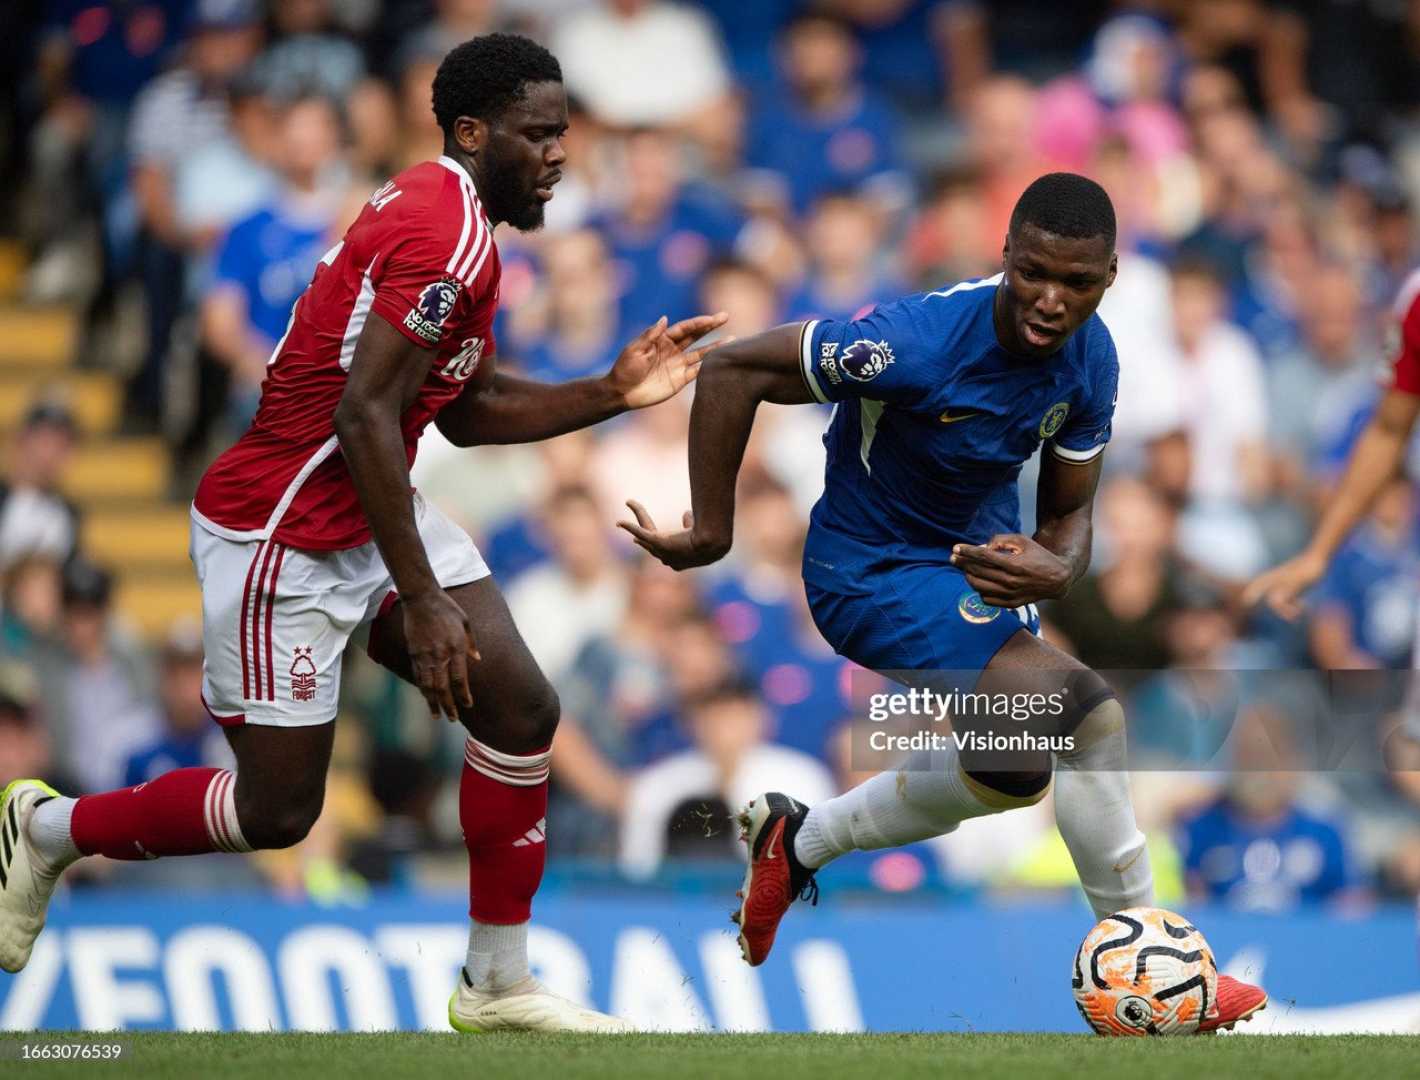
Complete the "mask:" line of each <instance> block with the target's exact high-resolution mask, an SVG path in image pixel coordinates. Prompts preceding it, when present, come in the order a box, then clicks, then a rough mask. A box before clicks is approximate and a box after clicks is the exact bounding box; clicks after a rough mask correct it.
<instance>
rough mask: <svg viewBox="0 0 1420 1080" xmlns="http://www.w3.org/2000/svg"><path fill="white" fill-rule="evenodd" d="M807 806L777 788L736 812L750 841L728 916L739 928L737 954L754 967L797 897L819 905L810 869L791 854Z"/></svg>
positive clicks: (744, 837)
mask: <svg viewBox="0 0 1420 1080" xmlns="http://www.w3.org/2000/svg"><path fill="white" fill-rule="evenodd" d="M808 812H809V808H808V807H807V806H805V805H804V804H803V803H800V802H795V801H794V800H793V799H791V798H789V796H787V795H781V794H779V793H778V792H777V791H771V792H769V793H768V794H765V795H761V796H760V797H759V798H757V799H755V800H754V802H752V803H750V804H749V805H748V806H746V807H745V808H744V809H743V810H741V811H740V813H739V815H738V818H737V820H738V821H739V823H740V839H741V840H743V841H744V842H745V843H746V844H748V845H749V866H748V867H747V868H746V869H745V883H744V888H743V889H741V890H740V893H739V895H740V899H741V901H742V902H741V904H740V907H739V910H738V911H736V912H734V914H732V915H731V916H730V919H731V920H732V921H733V922H736V923H738V924H739V927H740V952H742V953H743V954H744V958H745V961H746V962H747V963H749V964H751V965H753V966H755V967H758V966H759V965H760V964H762V963H764V960H765V957H767V956H768V955H769V950H770V949H771V948H773V947H774V935H775V934H776V933H777V932H778V930H779V920H780V919H782V918H783V917H784V913H785V912H786V911H788V910H789V905H790V904H792V903H793V902H794V901H795V899H807V900H809V901H810V902H811V903H815V904H816V903H818V884H817V883H816V882H815V881H814V872H813V871H812V870H811V869H809V868H808V867H807V866H805V865H803V864H802V863H801V862H799V860H798V858H797V857H796V856H795V855H794V837H795V836H797V835H798V832H799V826H800V825H802V824H803V823H804V818H805V817H806V816H807V815H808Z"/></svg>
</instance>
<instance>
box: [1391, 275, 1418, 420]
mask: <svg viewBox="0 0 1420 1080" xmlns="http://www.w3.org/2000/svg"><path fill="white" fill-rule="evenodd" d="M1392 315H1393V317H1394V319H1395V322H1394V324H1393V326H1394V328H1395V329H1396V330H1398V331H1399V337H1398V340H1397V341H1395V343H1394V349H1393V352H1394V355H1393V356H1392V358H1391V372H1392V373H1391V378H1390V385H1391V388H1392V389H1394V390H1403V391H1404V392H1405V393H1407V394H1420V270H1415V271H1412V272H1411V274H1410V276H1409V277H1408V278H1406V279H1405V284H1404V285H1402V286H1401V287H1400V294H1399V295H1398V296H1397V297H1396V299H1395V307H1394V308H1393V310H1392Z"/></svg>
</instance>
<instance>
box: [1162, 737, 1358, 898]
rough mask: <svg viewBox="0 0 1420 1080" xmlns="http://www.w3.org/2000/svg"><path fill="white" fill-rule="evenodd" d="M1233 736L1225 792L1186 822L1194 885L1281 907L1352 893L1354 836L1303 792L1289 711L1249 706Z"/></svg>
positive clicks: (1182, 837)
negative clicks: (1302, 798) (1304, 799)
mask: <svg viewBox="0 0 1420 1080" xmlns="http://www.w3.org/2000/svg"><path fill="white" fill-rule="evenodd" d="M1232 741H1233V746H1234V771H1233V773H1232V774H1231V776H1230V777H1229V779H1228V783H1227V785H1226V787H1225V788H1224V790H1223V792H1222V793H1221V794H1220V795H1219V797H1218V798H1217V799H1216V800H1215V801H1213V802H1212V803H1211V804H1209V805H1207V806H1204V807H1203V808H1202V809H1201V810H1200V811H1198V812H1197V813H1196V814H1194V815H1193V816H1191V817H1188V818H1186V819H1185V820H1183V821H1182V822H1181V823H1180V826H1179V842H1180V847H1181V849H1182V852H1183V856H1184V870H1185V873H1186V876H1187V880H1188V886H1189V891H1190V893H1191V894H1193V895H1194V896H1195V897H1197V898H1198V899H1207V900H1214V901H1221V902H1223V903H1226V904H1228V905H1230V906H1233V907H1237V908H1242V909H1245V910H1249V911H1274V912H1276V911H1287V910H1290V909H1292V908H1295V907H1296V906H1298V905H1299V904H1303V903H1319V902H1337V901H1340V900H1342V899H1344V898H1345V896H1346V894H1347V893H1348V892H1349V891H1353V890H1354V889H1355V884H1356V883H1355V879H1354V876H1353V873H1352V870H1351V867H1350V861H1351V857H1350V851H1349V848H1348V844H1347V841H1346V838H1345V836H1344V834H1343V831H1342V826H1341V824H1340V823H1339V822H1336V821H1334V820H1331V819H1329V818H1328V817H1325V816H1322V815H1321V814H1319V813H1317V812H1314V811H1312V810H1309V809H1306V808H1304V807H1303V806H1302V805H1301V803H1300V802H1299V801H1298V799H1297V794H1298V775H1297V773H1296V772H1295V771H1294V770H1295V769H1296V768H1297V766H1298V763H1299V758H1298V754H1297V749H1296V745H1295V743H1294V742H1293V741H1292V736H1291V731H1290V724H1289V722H1288V719H1287V718H1286V717H1284V716H1282V715H1280V714H1278V713H1274V712H1271V711H1268V710H1264V709H1253V710H1251V711H1248V712H1244V713H1243V714H1242V715H1241V716H1240V718H1239V721H1238V724H1237V727H1236V728H1235V729H1234V731H1233V734H1232Z"/></svg>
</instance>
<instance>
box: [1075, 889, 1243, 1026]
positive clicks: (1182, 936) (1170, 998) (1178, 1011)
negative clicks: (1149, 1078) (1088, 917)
mask: <svg viewBox="0 0 1420 1080" xmlns="http://www.w3.org/2000/svg"><path fill="white" fill-rule="evenodd" d="M1070 985H1071V987H1073V988H1074V991H1075V1007H1076V1008H1077V1009H1079V1010H1080V1015H1081V1016H1083V1017H1084V1018H1085V1023H1087V1024H1089V1025H1090V1027H1091V1028H1093V1029H1094V1032H1095V1034H1096V1035H1193V1034H1195V1033H1196V1032H1197V1031H1198V1022H1199V1021H1200V1020H1202V1019H1203V1017H1204V1016H1206V1015H1207V1014H1208V1010H1209V1009H1213V1008H1216V1005H1215V1004H1214V1001H1215V1000H1216V998H1217V995H1218V966H1217V964H1216V963H1214V961H1213V950H1212V949H1210V948H1209V947H1208V942H1207V941H1205V940H1204V939H1203V935H1202V934H1201V933H1199V931H1198V927H1196V926H1194V925H1193V924H1192V923H1190V922H1189V921H1188V920H1187V919H1185V918H1184V917H1183V916H1182V915H1175V914H1174V913H1173V912H1172V911H1165V910H1164V909H1163V908H1129V909H1128V910H1126V911H1117V912H1115V913H1114V914H1113V915H1109V916H1106V917H1105V918H1103V919H1101V920H1100V921H1099V923H1097V924H1096V925H1095V928H1094V929H1093V930H1091V931H1090V932H1089V933H1088V934H1086V935H1085V940H1084V941H1082V942H1081V943H1080V948H1079V949H1078V950H1077V951H1076V953H1075V966H1074V968H1073V970H1072V972H1071V979H1070Z"/></svg>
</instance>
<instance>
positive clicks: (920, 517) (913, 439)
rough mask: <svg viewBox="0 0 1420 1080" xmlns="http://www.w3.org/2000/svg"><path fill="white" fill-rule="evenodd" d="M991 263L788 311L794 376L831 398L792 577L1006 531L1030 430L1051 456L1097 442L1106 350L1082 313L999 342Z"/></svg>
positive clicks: (1106, 396)
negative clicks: (850, 313) (805, 533)
mask: <svg viewBox="0 0 1420 1080" xmlns="http://www.w3.org/2000/svg"><path fill="white" fill-rule="evenodd" d="M1000 282H1001V275H999V274H998V275H996V276H995V277H991V278H987V279H985V280H981V281H966V282H962V283H961V284H959V285H956V286H954V287H952V288H947V289H940V290H938V291H936V292H929V293H922V294H918V295H916V296H909V297H905V298H903V299H901V300H896V301H894V302H892V303H889V304H882V305H880V306H879V307H877V308H876V309H874V310H873V311H872V312H870V313H869V314H868V315H866V316H864V317H863V318H861V319H856V320H851V321H829V320H824V321H818V322H809V323H806V324H805V325H804V330H803V333H802V337H801V340H800V362H801V365H802V370H803V376H804V381H805V382H806V383H807V384H808V387H809V390H810V391H811V392H812V393H813V396H814V397H815V398H816V399H817V400H819V401H821V402H825V403H827V402H832V403H834V406H835V407H834V410H833V417H832V419H831V420H830V421H829V425H828V431H827V432H826V433H825V435H824V444H825V446H827V448H828V465H827V469H826V471H825V475H824V491H823V496H822V497H821V498H820V499H819V501H818V503H817V504H816V505H815V506H814V510H813V514H812V517H811V523H810V529H809V537H808V543H807V545H806V548H805V553H804V579H805V580H806V581H808V582H811V583H813V584H815V585H818V586H820V587H822V588H826V589H832V590H835V591H838V592H845V593H860V594H861V593H866V592H869V591H871V590H872V588H873V586H872V584H871V582H870V581H868V580H867V579H868V578H869V577H870V576H871V575H872V574H873V573H874V572H879V571H882V570H886V569H889V568H891V567H892V566H894V565H901V564H902V563H908V562H929V563H946V562H947V561H948V558H949V556H950V554H951V548H952V545H953V544H956V543H963V542H964V543H973V544H980V543H985V542H986V541H987V540H989V539H990V538H991V537H992V536H994V535H996V534H997V533H1003V532H1018V531H1019V530H1020V527H1021V524H1020V503H1019V498H1018V495H1017V477H1018V476H1019V474H1020V470H1021V465H1022V464H1023V463H1024V462H1025V461H1026V460H1027V459H1029V458H1030V456H1031V455H1032V454H1034V453H1035V451H1036V450H1037V449H1038V448H1039V447H1040V445H1041V443H1042V442H1047V443H1049V444H1050V448H1051V450H1052V452H1054V453H1055V454H1057V455H1059V456H1060V457H1061V458H1063V459H1064V460H1066V461H1070V462H1077V463H1083V462H1087V461H1090V460H1091V459H1093V458H1094V457H1096V456H1097V455H1098V454H1100V453H1101V452H1102V451H1103V450H1104V445H1105V443H1106V442H1108V440H1109V434H1110V420H1111V418H1112V416H1113V414H1114V400H1115V387H1116V384H1117V383H1118V375H1119V362H1118V359H1117V358H1116V355H1115V350H1114V342H1113V341H1112V340H1111V339H1110V336H1109V331H1108V330H1107V329H1106V328H1105V325H1104V323H1103V321H1101V319H1100V317H1099V316H1098V315H1094V316H1091V318H1090V319H1089V321H1088V322H1086V323H1085V325H1084V326H1082V327H1081V328H1080V329H1079V330H1078V331H1076V333H1075V334H1073V335H1072V336H1071V337H1070V339H1069V340H1068V341H1066V343H1065V344H1064V346H1062V347H1061V348H1060V349H1059V350H1058V351H1057V352H1056V353H1054V354H1053V355H1051V356H1050V357H1048V358H1046V359H1044V360H1036V359H1028V358H1024V357H1020V356H1017V355H1014V354H1012V353H1009V352H1007V351H1006V350H1005V349H1004V348H1002V347H1001V345H1000V343H999V342H998V341H997V339H996V329H995V325H994V323H993V320H992V300H993V298H994V297H995V294H996V287H997V286H998V285H999V284H1000Z"/></svg>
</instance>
